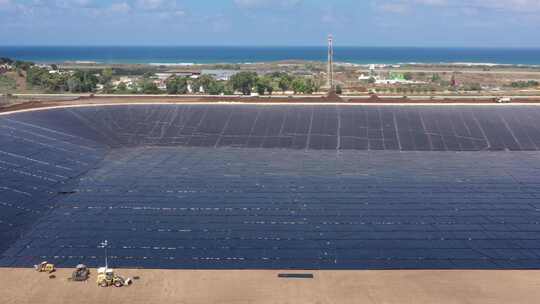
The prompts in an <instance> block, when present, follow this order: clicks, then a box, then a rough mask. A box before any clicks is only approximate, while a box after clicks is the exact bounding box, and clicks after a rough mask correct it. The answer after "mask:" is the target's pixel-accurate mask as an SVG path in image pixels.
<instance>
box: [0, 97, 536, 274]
mask: <svg viewBox="0 0 540 304" xmlns="http://www.w3.org/2000/svg"><path fill="white" fill-rule="evenodd" d="M539 109H540V108H539ZM537 112H538V113H539V114H537ZM306 113H311V114H306ZM374 113H379V114H378V116H377V115H375V114H374ZM404 113H406V117H407V119H405V118H404V117H405V116H403V115H405V114H404ZM372 115H374V116H373V117H380V118H381V119H382V117H392V119H391V121H392V123H390V118H388V119H387V120H384V119H383V120H376V119H371V117H372ZM535 115H540V112H539V110H537V108H536V107H534V106H510V107H489V106H481V107H478V106H469V107H465V106H448V107H447V106H442V107H435V106H430V107H424V106H418V107H417V106H408V107H397V106H230V105H226V106H225V105H223V106H221V105H220V106H217V105H216V106H202V105H198V106H177V105H167V106H114V107H89V108H72V109H56V110H46V111H36V112H28V113H20V114H14V115H9V116H2V117H0V251H1V252H3V253H2V254H1V255H0V266H22V267H25V266H31V265H33V264H35V263H37V262H39V261H41V260H48V261H50V262H54V263H56V264H58V265H60V266H74V265H76V264H78V263H85V264H87V265H90V266H102V264H103V249H100V248H99V247H98V246H99V243H100V242H102V241H103V240H105V239H106V240H108V241H109V243H110V244H111V246H110V248H109V252H110V261H111V263H112V265H114V267H143V268H172V269H538V268H539V267H540V233H539V232H540V203H539V196H540V179H539V176H540V174H539V173H540V154H539V153H538V152H536V142H538V141H539V140H540V135H538V137H535V136H536V135H535V134H540V133H536V132H537V131H536V130H537V126H536V125H535V123H534V119H535V117H536V116H535ZM346 116H347V118H345V117H346ZM203 117H204V118H203ZM227 117H228V118H227ZM280 117H281V118H280ZM283 117H285V118H283ZM288 117H296V118H294V119H292V118H291V119H290V120H289V119H288ZM458 118H462V119H461V120H460V119H458ZM292 121H294V123H293V122H292ZM336 121H337V122H336ZM383 121H387V122H388V124H385V123H383ZM279 122H281V124H280V123H279ZM306 122H307V123H306ZM130 124H131V128H129V125H130ZM306 125H307V127H306ZM391 126H392V127H393V128H395V129H396V130H395V133H393V134H394V138H393V139H392V140H390V139H389V138H392V137H391V136H390V133H391V132H390V131H388V130H390V128H391ZM404 126H408V127H407V128H405V127H404ZM434 126H437V129H434V128H435V127H434ZM460 126H461V127H463V128H465V129H462V128H461V127H460ZM465 126H466V127H465ZM378 128H379V129H378ZM248 129H249V130H248ZM292 130H294V131H292ZM377 130H378V131H377ZM404 130H408V131H404ZM458 130H459V131H458ZM396 134H397V135H396ZM411 134H416V135H419V134H420V135H419V136H420V137H422V136H424V137H423V138H424V139H425V138H426V137H427V140H426V141H422V140H421V139H418V138H419V137H414V136H412V135H411ZM422 134H423V135H422ZM508 134H509V135H510V137H505V136H506V135H508ZM379 135H380V136H379ZM195 138H196V139H195ZM287 138H289V139H287ZM299 138H302V139H299ZM381 138H382V139H381ZM406 138H409V139H410V138H416V139H415V140H413V141H412V142H413V143H414V144H411V145H414V149H407V147H412V146H410V145H409V144H404V142H407V139H406ZM434 138H439V139H440V141H439V144H440V145H442V146H441V147H443V148H444V149H441V150H440V151H435V150H437V149H433V147H435V146H434V143H435V142H436V141H434V140H433V139H434ZM509 138H511V140H510V139H509ZM465 139H467V140H469V141H467V142H468V144H470V145H473V146H474V147H476V148H478V150H477V149H471V151H463V150H467V149H463V147H466V146H467V145H468V144H465V142H466V141H464V140H465ZM525 139H527V140H525ZM194 140H195V141H196V142H197V143H210V144H204V145H203V144H200V145H199V144H197V145H195V144H193V143H194V142H195V141H194ZM244 140H245V141H244ZM347 140H350V141H351V142H355V143H359V142H362V144H361V145H359V146H356V147H357V148H355V149H347V148H345V146H344V145H345V144H344V143H345V142H346V141H347ZM256 141H257V142H258V144H257V145H255V144H253V143H254V142H256ZM304 141H305V143H304ZM390 142H397V146H390V144H389V143H390ZM211 143H213V145H212V144H211ZM250 143H252V145H250ZM269 143H272V144H269ZM302 143H303V144H302ZM364 143H366V144H365V145H364ZM421 143H422V144H421ZM426 143H427V146H429V149H425V150H423V149H420V148H418V147H426V146H423V145H424V144H426ZM274 145H275V146H274ZM381 145H382V148H381ZM435 145H438V144H435ZM533 145H534V149H533V148H532V147H533ZM248 147H252V148H248ZM267 147H268V148H267ZM467 147H470V146H467ZM336 148H338V150H336ZM379 148H381V149H379ZM458 148H459V149H458ZM480 148H481V149H480ZM515 150H526V151H515ZM528 150H531V151H528Z"/></svg>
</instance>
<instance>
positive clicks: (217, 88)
mask: <svg viewBox="0 0 540 304" xmlns="http://www.w3.org/2000/svg"><path fill="white" fill-rule="evenodd" d="M225 90H226V88H225V83H224V82H223V81H213V82H211V83H210V84H209V85H208V87H207V89H206V93H208V94H210V95H220V94H224V93H225Z"/></svg>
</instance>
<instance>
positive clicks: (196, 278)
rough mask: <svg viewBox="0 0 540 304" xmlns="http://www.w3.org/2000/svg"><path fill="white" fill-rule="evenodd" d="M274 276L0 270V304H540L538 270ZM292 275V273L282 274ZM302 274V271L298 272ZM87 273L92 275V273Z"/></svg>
mask: <svg viewBox="0 0 540 304" xmlns="http://www.w3.org/2000/svg"><path fill="white" fill-rule="evenodd" d="M278 273H280V272H278V271H250V270H244V271H240V270H239V271H177V270H122V271H121V274H122V275H126V276H140V279H139V280H136V281H135V283H134V284H133V285H132V286H130V287H123V288H114V287H111V288H101V287H98V286H96V284H95V278H94V277H93V276H92V277H91V278H90V280H89V281H88V282H86V283H75V282H69V281H68V280H67V278H68V277H69V276H70V270H66V269H63V270H59V271H57V272H56V273H55V275H56V279H49V278H48V274H42V273H36V272H35V271H34V270H32V269H0V284H1V286H2V288H1V289H0V302H1V303H3V304H15V303H42V304H47V303H51V304H53V303H54V304H63V303H80V304H83V303H131V304H138V303H140V304H143V303H144V304H150V303H160V304H168V303H175V304H176V303H190V304H191V303H192V304H199V303H200V304H210V303H223V304H229V303H231V304H232V303H234V304H240V303H242V304H243V303H263V304H264V303H280V304H281V303H291V304H292V303H295V304H303V303H314V304H315V303H317V304H323V303H354V304H358V303H366V304H372V303H373V304H375V303H377V304H379V303H385V304H391V303H396V304H398V303H399V304H408V303H410V304H422V303H426V304H428V303H429V304H446V303H449V304H450V303H456V304H457V303H489V304H498V303H501V304H517V303H531V304H532V303H535V304H536V303H540V271H460V270H457V271H316V272H309V273H313V274H314V278H313V279H282V278H278V277H277V275H278ZM287 273H291V272H287ZM304 273H307V272H304ZM92 274H95V271H94V270H92Z"/></svg>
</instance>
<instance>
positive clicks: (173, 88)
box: [166, 76, 188, 94]
mask: <svg viewBox="0 0 540 304" xmlns="http://www.w3.org/2000/svg"><path fill="white" fill-rule="evenodd" d="M166 86H167V94H186V93H187V91H188V90H187V87H188V84H187V79H186V78H185V77H177V76H172V77H171V78H169V79H168V80H167V82H166Z"/></svg>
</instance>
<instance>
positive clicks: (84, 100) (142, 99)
mask: <svg viewBox="0 0 540 304" xmlns="http://www.w3.org/2000/svg"><path fill="white" fill-rule="evenodd" d="M224 102H225V103H226V102H230V103H252V104H272V103H276V104H278V103H279V104H284V103H290V104H306V103H311V104H325V103H344V104H355V103H362V104H364V103H367V104H396V105H399V104H434V105H437V104H471V105H473V104H495V103H496V99H495V98H494V97H461V98H454V97H432V98H430V97H378V96H371V97H363V98H362V97H347V96H342V97H337V96H334V97H326V96H295V97H238V96H158V95H129V96H77V95H65V96H62V95H50V96H47V95H35V96H31V97H30V96H29V97H17V98H16V99H13V100H11V102H9V103H4V104H0V113H1V112H12V111H19V110H28V109H35V108H47V107H61V106H76V105H93V104H126V103H171V104H181V103H224ZM512 103H514V104H540V96H539V97H517V98H514V99H512Z"/></svg>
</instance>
